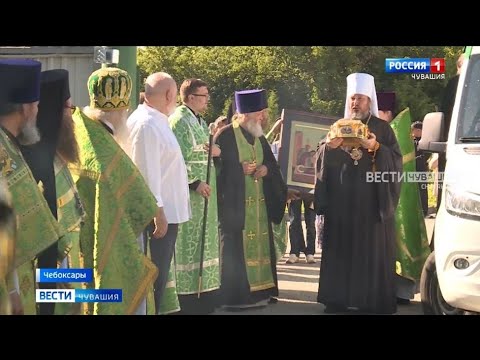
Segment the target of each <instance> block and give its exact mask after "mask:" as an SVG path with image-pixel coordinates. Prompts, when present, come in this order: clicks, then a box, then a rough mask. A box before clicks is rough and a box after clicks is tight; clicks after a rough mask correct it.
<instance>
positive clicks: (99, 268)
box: [70, 108, 158, 315]
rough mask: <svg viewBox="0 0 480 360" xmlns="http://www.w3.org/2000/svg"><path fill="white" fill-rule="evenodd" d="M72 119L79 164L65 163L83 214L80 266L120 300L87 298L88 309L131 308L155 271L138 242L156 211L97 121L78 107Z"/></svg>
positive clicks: (129, 163) (144, 292) (141, 183)
mask: <svg viewBox="0 0 480 360" xmlns="http://www.w3.org/2000/svg"><path fill="white" fill-rule="evenodd" d="M73 120H74V123H75V135H76V138H77V141H78V145H79V150H80V165H79V166H70V171H71V173H72V175H73V178H74V180H75V184H76V186H77V189H78V192H79V194H80V198H81V200H82V202H83V205H84V207H85V212H86V214H87V216H86V218H85V224H84V225H83V226H82V228H81V231H80V248H81V251H82V253H83V259H84V267H85V268H92V269H93V272H94V280H93V282H92V283H90V284H89V287H91V288H96V289H122V292H123V302H121V303H102V302H100V303H94V304H89V306H88V314H94V315H101V314H102V315H103V314H111V315H126V314H133V313H135V311H136V309H137V308H138V306H139V305H140V303H141V302H142V300H143V299H144V298H145V296H146V295H147V293H148V292H149V291H150V290H151V288H152V287H153V283H154V280H155V279H156V276H157V274H158V269H157V268H156V266H155V265H154V264H153V263H152V262H151V261H150V260H149V259H148V258H147V257H146V256H145V255H144V254H143V253H142V252H141V251H140V248H139V245H138V243H137V238H138V237H139V235H140V234H141V233H142V232H143V230H144V229H145V227H146V226H147V224H148V223H150V222H151V221H152V219H153V217H154V215H155V212H156V210H157V205H156V200H155V197H154V196H153V194H152V193H151V192H150V190H149V188H148V185H147V184H146V183H145V180H144V178H143V176H142V175H141V173H140V172H139V170H138V169H137V168H136V167H135V165H134V164H133V162H132V161H131V160H130V158H129V157H128V155H127V154H125V152H124V151H123V150H122V149H121V147H120V146H119V145H118V144H117V143H116V142H115V140H114V138H113V137H112V136H111V135H110V134H109V133H108V132H107V130H106V129H105V128H104V127H103V125H102V124H101V123H100V122H98V121H96V120H92V119H90V118H88V117H87V116H86V115H85V114H83V113H82V112H81V110H80V109H78V108H77V109H76V110H75V111H74V113H73Z"/></svg>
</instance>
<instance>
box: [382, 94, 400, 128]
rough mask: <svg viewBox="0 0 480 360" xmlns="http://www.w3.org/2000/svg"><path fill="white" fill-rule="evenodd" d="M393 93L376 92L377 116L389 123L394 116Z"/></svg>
mask: <svg viewBox="0 0 480 360" xmlns="http://www.w3.org/2000/svg"><path fill="white" fill-rule="evenodd" d="M395 100H396V99H395V93H394V92H378V93H377V101H378V117H379V118H380V119H382V120H385V121H386V122H388V123H390V122H391V121H392V120H393V119H394V118H395V106H396V103H395Z"/></svg>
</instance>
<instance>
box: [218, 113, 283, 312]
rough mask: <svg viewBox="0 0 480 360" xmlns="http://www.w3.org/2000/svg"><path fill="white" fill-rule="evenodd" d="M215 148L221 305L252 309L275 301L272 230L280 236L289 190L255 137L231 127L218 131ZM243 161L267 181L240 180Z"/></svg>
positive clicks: (268, 152) (275, 256) (265, 147)
mask: <svg viewBox="0 0 480 360" xmlns="http://www.w3.org/2000/svg"><path fill="white" fill-rule="evenodd" d="M217 143H218V145H219V146H220V148H221V150H222V153H221V155H220V158H219V159H218V160H217V162H216V165H217V167H218V171H219V176H218V184H217V185H218V194H219V206H220V211H219V217H220V223H221V232H222V240H223V249H222V291H221V293H222V303H223V304H224V305H227V306H250V305H252V304H257V303H259V302H260V301H263V300H267V299H268V298H269V297H271V296H278V283H277V274H276V272H277V271H276V262H277V260H278V256H279V252H278V251H277V250H276V249H275V247H276V246H275V240H274V230H277V231H279V233H282V227H281V226H279V224H281V222H282V221H283V218H284V215H285V205H286V195H287V186H286V184H285V182H284V181H283V177H282V175H281V173H280V169H279V167H278V163H277V161H276V160H275V157H274V156H273V153H272V150H271V148H270V145H269V144H268V142H267V140H266V139H265V137H263V136H262V137H260V138H254V137H253V136H252V135H251V134H249V133H248V132H247V131H246V130H244V129H243V128H241V127H240V126H239V124H238V123H237V122H234V123H233V124H232V125H228V126H226V127H225V128H224V129H222V132H221V133H220V135H219V136H218V139H217ZM244 161H247V162H253V161H255V162H256V164H257V167H258V166H260V165H265V166H266V167H267V169H268V174H267V176H265V177H263V178H261V179H259V180H258V181H255V180H254V179H253V177H252V176H250V175H244V173H243V168H242V162H244ZM272 223H273V224H276V225H274V228H272V226H271V224H272ZM280 245H281V244H280Z"/></svg>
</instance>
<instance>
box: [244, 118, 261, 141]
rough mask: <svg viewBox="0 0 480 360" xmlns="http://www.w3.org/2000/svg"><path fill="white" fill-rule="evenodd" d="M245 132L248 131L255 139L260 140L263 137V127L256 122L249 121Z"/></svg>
mask: <svg viewBox="0 0 480 360" xmlns="http://www.w3.org/2000/svg"><path fill="white" fill-rule="evenodd" d="M245 130H247V131H248V132H249V133H250V134H252V136H253V137H256V138H259V137H261V136H262V135H263V129H262V125H261V124H260V123H258V122H255V121H248V122H247V123H246V124H245Z"/></svg>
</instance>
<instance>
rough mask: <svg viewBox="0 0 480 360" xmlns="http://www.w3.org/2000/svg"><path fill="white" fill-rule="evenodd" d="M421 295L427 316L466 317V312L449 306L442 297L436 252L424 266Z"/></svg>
mask: <svg viewBox="0 0 480 360" xmlns="http://www.w3.org/2000/svg"><path fill="white" fill-rule="evenodd" d="M420 295H421V299H422V308H423V313H424V314H425V315H464V314H466V311H464V310H461V309H459V308H456V307H453V306H450V305H448V304H447V303H446V302H445V299H444V298H443V296H442V292H441V291H440V286H439V284H438V277H437V269H436V267H435V252H432V253H430V255H429V256H428V258H427V261H425V265H423V270H422V276H421V278H420Z"/></svg>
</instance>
